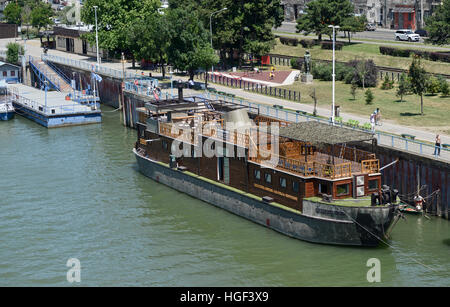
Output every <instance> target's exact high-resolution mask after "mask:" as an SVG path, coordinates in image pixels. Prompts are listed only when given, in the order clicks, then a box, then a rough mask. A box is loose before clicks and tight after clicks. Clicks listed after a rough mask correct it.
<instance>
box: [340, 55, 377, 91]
mask: <svg viewBox="0 0 450 307" xmlns="http://www.w3.org/2000/svg"><path fill="white" fill-rule="evenodd" d="M348 65H349V66H351V67H353V78H352V77H351V75H348V77H346V82H348V83H351V82H352V81H355V82H356V83H357V84H358V85H359V86H362V88H363V89H364V90H365V89H366V86H368V87H375V86H377V84H378V68H377V66H376V65H375V63H374V62H373V60H363V59H361V60H356V59H355V60H352V61H350V62H349V63H348Z"/></svg>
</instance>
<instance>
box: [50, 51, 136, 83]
mask: <svg viewBox="0 0 450 307" xmlns="http://www.w3.org/2000/svg"><path fill="white" fill-rule="evenodd" d="M42 60H43V61H46V62H47V61H49V62H53V63H58V64H62V65H66V66H71V67H74V68H80V69H83V70H87V71H91V72H95V73H96V74H101V75H104V76H109V77H114V78H118V79H135V78H140V77H142V76H139V75H136V74H135V73H130V72H126V71H125V72H123V71H122V70H117V69H112V68H108V67H104V66H101V65H97V63H91V62H87V61H80V60H73V59H67V58H64V57H60V56H57V55H49V54H43V55H42Z"/></svg>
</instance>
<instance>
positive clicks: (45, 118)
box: [8, 84, 101, 128]
mask: <svg viewBox="0 0 450 307" xmlns="http://www.w3.org/2000/svg"><path fill="white" fill-rule="evenodd" d="M8 92H9V95H10V96H11V97H12V101H13V104H14V107H15V108H16V111H17V113H19V114H21V115H23V116H25V117H27V118H29V119H31V120H33V121H35V122H37V123H38V124H41V125H43V126H45V127H48V128H50V127H62V126H73V125H84V124H93V123H100V122H101V110H100V105H99V104H98V103H97V102H98V97H94V96H88V95H79V93H75V97H70V96H68V94H67V93H61V92H56V91H47V92H45V91H42V90H39V89H36V88H33V87H29V86H26V85H23V84H15V85H14V86H10V87H8ZM72 95H73V94H72ZM72 98H73V100H72ZM80 102H81V103H80Z"/></svg>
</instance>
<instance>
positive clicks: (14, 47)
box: [6, 43, 24, 64]
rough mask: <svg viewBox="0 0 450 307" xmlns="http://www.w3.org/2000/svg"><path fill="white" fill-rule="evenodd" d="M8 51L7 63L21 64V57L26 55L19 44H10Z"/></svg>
mask: <svg viewBox="0 0 450 307" xmlns="http://www.w3.org/2000/svg"><path fill="white" fill-rule="evenodd" d="M6 49H7V50H6V61H7V62H9V63H12V64H17V63H18V62H19V56H20V55H23V53H24V52H23V47H22V46H21V45H19V44H17V43H8V44H7V45H6Z"/></svg>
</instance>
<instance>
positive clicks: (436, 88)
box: [425, 77, 441, 95]
mask: <svg viewBox="0 0 450 307" xmlns="http://www.w3.org/2000/svg"><path fill="white" fill-rule="evenodd" d="M425 90H426V92H427V93H429V94H431V95H436V94H437V93H439V92H440V90H441V84H440V83H439V80H438V79H437V78H436V77H429V78H428V79H427V81H426V85H425Z"/></svg>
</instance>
